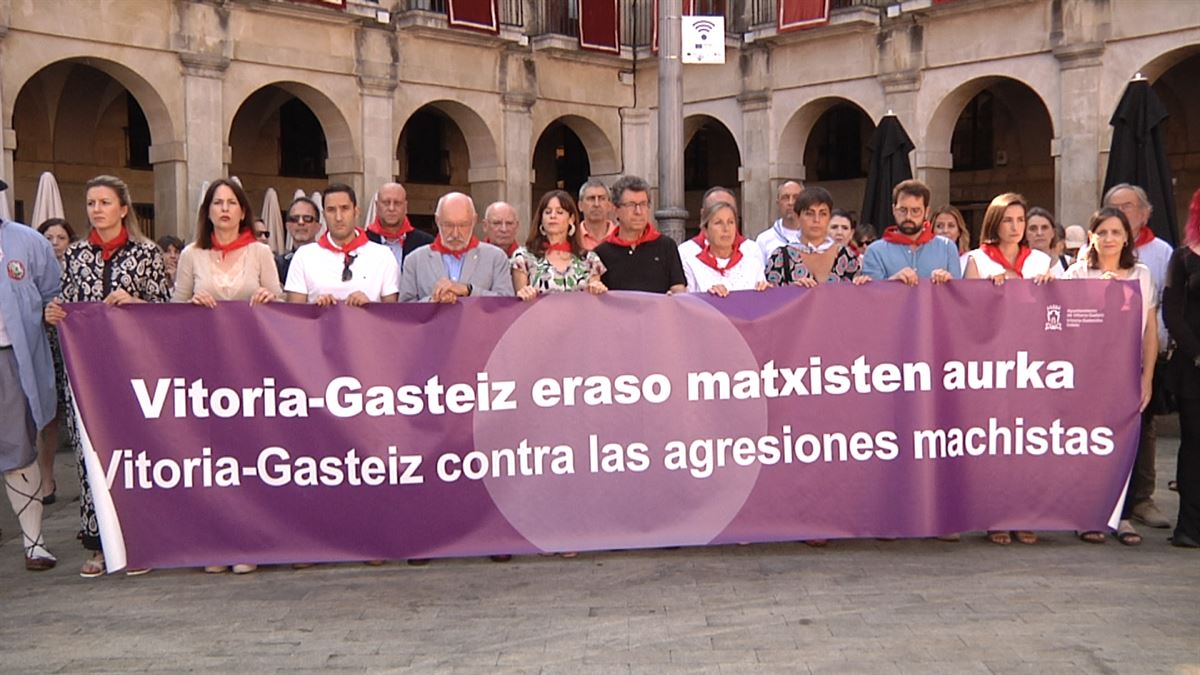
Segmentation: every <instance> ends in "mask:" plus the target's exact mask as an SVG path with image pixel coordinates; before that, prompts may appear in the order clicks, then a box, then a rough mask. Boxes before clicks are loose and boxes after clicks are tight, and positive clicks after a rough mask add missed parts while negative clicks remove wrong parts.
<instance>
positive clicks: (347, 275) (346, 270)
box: [342, 254, 358, 281]
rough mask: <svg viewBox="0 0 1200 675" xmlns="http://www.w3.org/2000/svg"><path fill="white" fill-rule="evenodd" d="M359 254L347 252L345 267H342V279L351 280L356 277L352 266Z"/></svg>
mask: <svg viewBox="0 0 1200 675" xmlns="http://www.w3.org/2000/svg"><path fill="white" fill-rule="evenodd" d="M356 258H358V256H357V255H350V254H347V255H346V258H345V265H346V266H345V267H343V268H342V281H350V280H351V279H353V278H354V273H353V272H351V271H350V266H351V265H353V264H354V261H355V259H356Z"/></svg>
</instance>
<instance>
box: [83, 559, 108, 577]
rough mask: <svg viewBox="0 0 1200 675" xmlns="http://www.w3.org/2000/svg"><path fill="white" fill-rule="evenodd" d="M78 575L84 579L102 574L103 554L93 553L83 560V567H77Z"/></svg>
mask: <svg viewBox="0 0 1200 675" xmlns="http://www.w3.org/2000/svg"><path fill="white" fill-rule="evenodd" d="M79 576H81V577H83V578H84V579H95V578H96V577H100V576H104V554H103V553H94V554H92V557H90V558H88V559H87V560H85V561H83V567H80V568H79Z"/></svg>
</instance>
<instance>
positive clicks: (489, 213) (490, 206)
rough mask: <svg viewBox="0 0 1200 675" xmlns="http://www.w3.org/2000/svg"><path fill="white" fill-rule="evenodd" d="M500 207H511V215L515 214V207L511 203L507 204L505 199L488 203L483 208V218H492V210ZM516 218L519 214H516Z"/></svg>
mask: <svg viewBox="0 0 1200 675" xmlns="http://www.w3.org/2000/svg"><path fill="white" fill-rule="evenodd" d="M501 207H507V208H509V209H512V212H513V215H517V207H515V206H513V205H512V204H509V203H508V202H506V201H497V202H492V203H491V204H488V205H487V208H486V209H484V210H483V219H484V220H491V219H492V211H495V210H496V209H498V208H501ZM518 219H520V217H519V216H518Z"/></svg>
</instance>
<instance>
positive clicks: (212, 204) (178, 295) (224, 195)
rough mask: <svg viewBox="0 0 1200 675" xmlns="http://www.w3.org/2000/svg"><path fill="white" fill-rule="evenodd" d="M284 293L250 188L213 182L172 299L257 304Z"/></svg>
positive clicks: (182, 258)
mask: <svg viewBox="0 0 1200 675" xmlns="http://www.w3.org/2000/svg"><path fill="white" fill-rule="evenodd" d="M282 297H283V288H282V287H281V285H280V283H279V271H278V269H277V268H276V267H275V256H274V254H272V253H271V249H270V248H269V247H268V246H267V245H266V244H264V243H262V242H260V241H258V240H257V238H256V237H255V236H254V216H253V215H252V214H251V212H250V200H249V199H248V198H247V197H246V193H245V191H243V190H242V188H241V186H240V185H238V184H236V183H233V182H231V181H228V180H226V179H223V178H222V179H219V180H216V181H213V183H212V185H210V186H209V187H208V192H206V193H204V201H203V202H202V203H201V205H200V213H199V215H198V217H197V219H196V242H195V243H193V244H189V245H188V246H187V247H186V248H184V249H183V253H182V254H181V255H180V256H179V271H178V273H177V274H176V277H175V292H174V294H173V295H172V297H171V300H172V301H173V302H190V303H192V304H195V305H203V306H205V307H216V306H217V302H218V301H220V300H243V301H245V300H248V301H250V304H252V305H257V304H262V303H266V302H271V301H272V300H279V299H282Z"/></svg>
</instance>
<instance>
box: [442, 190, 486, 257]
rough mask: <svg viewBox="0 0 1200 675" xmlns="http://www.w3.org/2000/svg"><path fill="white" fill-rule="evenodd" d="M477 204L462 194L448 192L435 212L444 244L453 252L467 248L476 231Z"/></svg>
mask: <svg viewBox="0 0 1200 675" xmlns="http://www.w3.org/2000/svg"><path fill="white" fill-rule="evenodd" d="M475 218H476V214H475V202H473V201H471V198H470V197H468V196H467V195H464V194H463V193H461V192H448V193H446V194H444V195H442V198H441V199H439V200H438V203H437V208H436V209H435V210H434V212H433V219H434V220H435V221H436V222H437V227H438V234H440V235H441V237H442V243H443V244H445V245H446V248H448V249H450V250H452V251H459V250H462V249H464V248H466V246H467V243H468V242H470V240H471V232H472V231H473V230H474V229H475Z"/></svg>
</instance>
